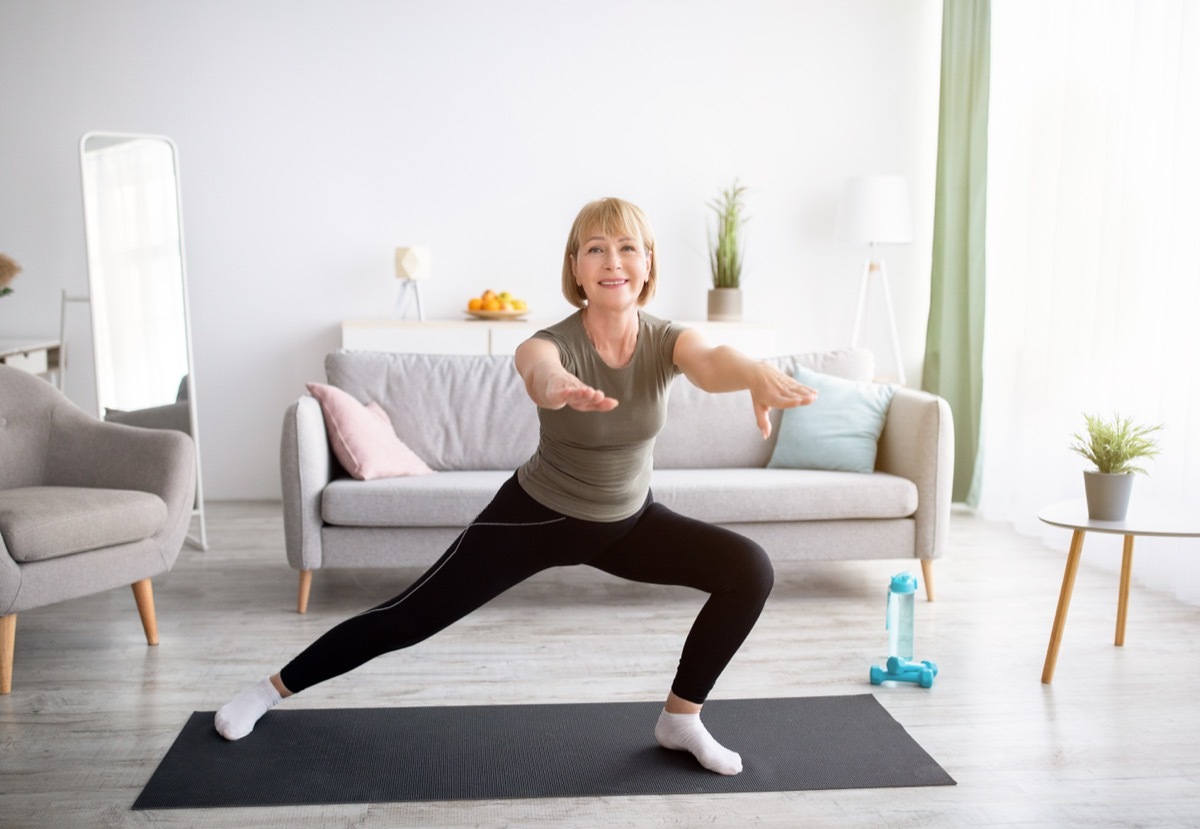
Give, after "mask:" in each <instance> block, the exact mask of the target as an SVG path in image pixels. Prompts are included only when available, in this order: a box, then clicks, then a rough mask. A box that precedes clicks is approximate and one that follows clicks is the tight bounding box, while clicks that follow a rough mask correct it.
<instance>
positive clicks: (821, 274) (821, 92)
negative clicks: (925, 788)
mask: <svg viewBox="0 0 1200 829" xmlns="http://www.w3.org/2000/svg"><path fill="white" fill-rule="evenodd" d="M940 25H941V3H940V2H937V0H922V1H921V2H894V0H851V2H837V3H834V2H828V0H807V1H806V2H784V0H776V1H775V2H772V1H771V0H757V1H755V0H751V2H738V3H729V2H694V0H664V2H645V0H641V1H640V2H639V1H638V0H610V2H607V3H603V4H598V3H583V2H569V1H568V0H558V1H557V2H556V1H553V0H544V1H542V2H539V0H507V1H506V2H501V3H496V2H482V1H478V2H471V1H469V0H451V1H450V2H432V0H430V2H400V0H349V1H348V2H347V1H346V0H340V1H339V2H333V0H328V1H327V2H315V0H309V1H308V2H297V0H205V2H202V3H200V2H195V3H183V2H179V3H162V2H158V1H157V0H105V2H103V3H96V2H85V0H78V1H72V2H67V0H0V112H3V113H4V121H3V126H2V127H0V251H3V252H5V253H7V254H9V255H10V256H12V257H13V258H15V259H16V260H17V261H18V262H20V263H21V264H22V265H23V266H24V272H23V273H22V275H21V276H20V277H18V280H17V282H16V283H15V285H14V288H16V290H17V293H15V294H14V295H12V296H9V297H6V298H4V299H2V300H0V336H19V335H37V334H46V333H54V332H57V330H58V320H59V298H60V293H61V291H62V290H64V289H66V290H67V291H68V292H70V293H72V294H86V292H87V275H86V259H85V254H84V247H83V226H82V215H81V213H82V207H81V196H80V186H79V174H78V167H79V164H78V151H77V144H78V141H79V138H80V136H81V135H82V134H83V133H84V132H86V131H88V130H112V131H121V132H147V133H156V134H163V135H168V136H170V137H172V138H173V139H174V140H175V141H176V142H177V143H178V145H179V148H180V158H181V165H182V185H183V206H184V221H185V232H186V237H187V252H188V267H189V278H190V283H191V284H190V297H191V316H192V323H193V339H194V349H195V357H196V381H197V389H198V396H199V411H200V418H201V421H200V429H201V433H200V434H201V441H202V460H203V468H204V472H205V489H206V494H207V496H208V497H209V498H211V499H231V498H276V497H278V495H279V480H278V440H279V429H280V423H281V419H282V414H283V411H284V409H285V408H286V406H287V405H288V403H289V402H290V401H292V400H294V399H295V398H296V397H297V396H299V394H301V393H302V391H303V383H304V382H305V381H306V380H313V379H317V380H320V379H322V375H323V371H322V359H323V356H324V354H325V353H326V352H327V351H329V350H332V349H334V348H336V347H337V346H338V344H339V340H338V328H337V326H338V324H339V322H340V320H342V319H345V318H351V317H364V316H386V315H387V314H388V313H389V312H390V310H391V306H392V304H393V302H394V298H395V290H396V283H395V280H394V279H393V277H392V261H391V257H392V252H393V249H394V248H395V247H396V246H397V245H407V244H424V245H430V246H431V247H432V248H433V251H434V275H433V279H432V281H431V282H429V283H428V284H427V285H426V286H425V288H424V289H423V296H424V297H425V303H426V311H427V314H428V315H430V316H433V317H449V318H459V317H460V316H461V313H460V308H461V307H462V306H463V305H464V303H465V300H466V298H467V297H468V296H471V295H474V294H477V293H479V292H480V291H482V290H483V289H484V288H486V287H492V288H494V289H496V290H501V289H507V290H510V291H512V292H513V293H516V294H518V295H522V296H525V297H527V298H528V300H529V303H530V305H531V306H532V307H533V309H534V310H535V316H536V317H538V318H546V319H550V318H554V317H558V316H561V315H563V314H565V313H566V312H567V311H569V310H570V308H569V306H567V305H566V303H565V301H564V300H563V299H562V298H561V296H560V295H559V294H558V287H557V286H558V278H559V277H558V274H559V268H560V260H561V256H562V247H563V244H564V242H565V237H566V232H567V229H568V227H569V225H570V222H571V220H572V219H573V218H574V215H575V213H576V211H577V210H578V208H579V207H580V206H581V205H582V204H583V203H584V202H586V201H588V200H590V199H593V198H596V197H599V196H604V195H618V196H622V197H625V198H628V199H631V200H632V201H634V202H636V203H638V204H640V205H641V206H642V207H643V208H645V209H646V211H647V212H648V214H649V215H650V218H651V221H652V222H653V223H654V225H655V228H656V231H657V233H658V237H659V239H658V244H659V262H660V265H661V267H662V268H663V271H662V282H661V288H660V294H659V297H658V298H657V299H656V300H655V302H654V303H653V304H652V306H651V308H650V310H651V311H653V312H654V313H657V314H659V315H661V316H666V317H671V318H675V319H700V318H702V317H703V315H704V313H705V291H706V289H707V288H708V281H707V280H708V275H707V262H706V256H705V253H704V248H705V226H706V223H707V221H708V214H709V211H708V210H707V208H706V206H705V205H706V202H708V201H709V200H710V199H712V198H713V197H714V196H715V195H716V193H717V192H718V191H719V190H720V189H721V188H723V187H725V186H727V185H728V184H729V183H730V182H731V181H732V180H733V179H734V177H738V178H740V180H741V181H742V182H743V183H744V184H746V185H748V186H749V187H750V192H749V194H748V197H747V202H748V206H749V212H750V213H751V215H752V220H751V223H750V225H749V226H748V229H747V239H746V242H747V248H748V250H747V255H746V272H745V276H744V279H743V287H744V290H745V293H746V316H747V318H748V319H753V320H760V321H768V322H772V323H774V324H776V325H777V326H779V328H780V329H781V331H783V332H784V335H783V344H784V345H785V346H786V347H787V348H789V349H795V350H813V349H823V348H832V347H839V346H843V345H846V344H847V342H848V340H849V337H850V329H851V326H852V322H853V320H852V316H853V310H854V303H855V300H856V298H857V279H858V273H859V268H860V266H861V262H862V257H863V252H862V251H861V250H857V249H854V248H849V247H846V246H844V245H841V244H839V243H836V242H834V241H833V240H832V239H831V235H832V230H833V223H834V216H835V213H836V207H837V199H838V194H839V190H840V187H841V183H842V181H843V179H844V178H845V177H846V176H849V175H856V174H862V173H872V172H895V173H901V174H904V175H907V176H908V177H909V178H910V180H911V183H912V187H913V198H914V208H915V211H916V225H917V239H918V241H917V243H916V244H914V245H912V246H909V247H903V248H896V249H894V250H892V251H889V252H888V267H889V271H890V274H891V279H892V286H893V293H894V298H895V300H896V303H897V313H898V316H899V328H900V337H901V345H902V348H903V350H904V352H905V363H906V367H907V370H908V372H909V376H910V383H911V384H916V383H917V382H919V376H920V359H921V354H922V351H923V348H924V335H925V321H926V313H927V309H928V294H929V248H930V238H931V233H932V204H933V176H934V162H935V156H936V143H937V95H938V62H939V49H940V45H939V40H940ZM69 315H70V316H69V319H68V339H69V341H70V342H72V343H74V344H75V349H74V351H73V352H72V353H73V358H72V363H71V377H70V380H69V387H68V391H69V393H70V394H71V396H72V397H73V398H74V399H75V400H76V402H78V403H80V405H82V406H84V407H85V408H88V409H91V408H92V407H93V406H94V399H93V398H94V393H93V391H92V386H91V378H90V375H91V369H90V363H89V362H88V361H89V360H90V348H89V347H88V345H87V342H86V340H87V338H88V337H90V333H89V331H90V329H89V326H88V323H87V310H86V306H74V307H73V308H71V309H70V310H69ZM881 359H882V357H881Z"/></svg>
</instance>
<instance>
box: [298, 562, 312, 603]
mask: <svg viewBox="0 0 1200 829" xmlns="http://www.w3.org/2000/svg"><path fill="white" fill-rule="evenodd" d="M311 589H312V570H301V571H300V595H299V597H298V598H297V599H296V612H297V613H307V612H308V591H309V590H311Z"/></svg>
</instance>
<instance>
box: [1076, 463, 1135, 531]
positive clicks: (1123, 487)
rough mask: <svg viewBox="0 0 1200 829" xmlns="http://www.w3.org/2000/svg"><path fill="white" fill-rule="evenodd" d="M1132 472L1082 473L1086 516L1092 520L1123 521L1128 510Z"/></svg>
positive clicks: (1131, 487) (1131, 488)
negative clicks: (1086, 508)
mask: <svg viewBox="0 0 1200 829" xmlns="http://www.w3.org/2000/svg"><path fill="white" fill-rule="evenodd" d="M1132 490H1133V474H1132V473H1121V474H1119V475H1113V474H1110V473H1108V472H1092V471H1087V472H1084V473H1083V491H1084V494H1085V495H1086V496H1087V506H1088V517H1089V518H1091V519H1092V520H1093V521H1124V520H1125V513H1126V512H1128V511H1129V493H1130V492H1131V491H1132Z"/></svg>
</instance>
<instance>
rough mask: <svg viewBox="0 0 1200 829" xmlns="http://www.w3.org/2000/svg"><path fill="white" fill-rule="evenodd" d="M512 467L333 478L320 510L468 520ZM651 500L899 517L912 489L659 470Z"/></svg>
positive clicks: (736, 472) (706, 512) (427, 521)
mask: <svg viewBox="0 0 1200 829" xmlns="http://www.w3.org/2000/svg"><path fill="white" fill-rule="evenodd" d="M511 474H512V473H510V472H500V471H477V472H442V473H438V474H437V475H430V476H426V477H423V478H388V479H383V480H378V481H355V480H351V479H349V478H342V479H340V480H337V481H333V482H331V483H330V484H329V485H328V486H327V487H325V491H324V493H323V494H322V496H321V517H322V518H323V519H324V521H325V523H326V524H335V525H338V526H343V527H460V528H461V527H465V526H467V525H468V524H470V523H471V521H472V520H474V519H475V517H476V516H477V515H478V514H479V513H480V511H481V510H482V509H483V508H484V507H485V506H487V504H488V502H489V501H491V499H492V496H493V495H495V494H496V491H497V490H498V489H500V486H501V484H503V483H504V482H505V481H506V480H507V479H508V478H509V477H510V475H511ZM650 489H651V492H653V493H654V499H655V500H656V501H659V502H660V503H662V504H664V505H665V506H668V507H670V508H671V509H673V510H676V511H677V512H681V513H683V514H685V515H692V516H695V517H697V518H703V519H704V520H705V521H710V522H713V523H755V522H768V521H832V520H840V519H852V518H904V517H907V516H910V515H912V514H913V513H914V512H916V509H917V488H916V486H915V485H914V484H913V482H912V481H910V480H908V479H907V478H901V477H898V476H896V475H886V474H884V473H875V474H873V475H858V474H855V473H851V472H816V471H812V470H804V469H687V470H683V469H656V470H655V471H654V475H653V477H652V479H651V483H650Z"/></svg>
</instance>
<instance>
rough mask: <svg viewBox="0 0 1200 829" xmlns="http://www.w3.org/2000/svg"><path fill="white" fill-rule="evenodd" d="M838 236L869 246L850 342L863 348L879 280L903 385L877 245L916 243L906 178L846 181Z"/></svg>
mask: <svg viewBox="0 0 1200 829" xmlns="http://www.w3.org/2000/svg"><path fill="white" fill-rule="evenodd" d="M836 237H837V238H838V239H839V240H841V241H844V242H851V243H853V244H858V245H866V246H867V260H866V262H864V263H863V269H862V277H861V279H860V280H859V288H858V309H857V310H856V311H855V313H854V334H853V336H852V337H851V340H850V343H851V345H852V346H853V347H854V348H860V347H861V345H862V336H863V323H864V321H865V318H866V311H867V294H868V291H869V286H870V284H871V282H872V280H873V278H877V279H878V280H879V283H880V285H881V286H882V288H883V300H884V305H885V306H886V308H887V316H888V325H889V327H890V334H891V340H892V355H893V357H894V359H895V361H896V373H897V376H898V378H899V380H900V385H904V384H905V377H904V361H903V360H902V359H901V357H900V339H899V337H898V336H897V334H896V314H895V311H893V310H892V294H891V289H890V288H889V287H888V278H887V266H886V265H885V264H884V261H883V256H882V255H881V254H880V253H879V252H878V251H876V246H877V245H904V244H909V243H910V242H912V241H913V230H912V206H911V202H910V200H909V194H908V180H907V179H905V178H904V177H903V176H891V175H881V176H857V177H855V178H850V179H847V180H846V185H845V188H844V189H843V191H842V201H841V205H840V207H839V209H838V219H837V232H836Z"/></svg>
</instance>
